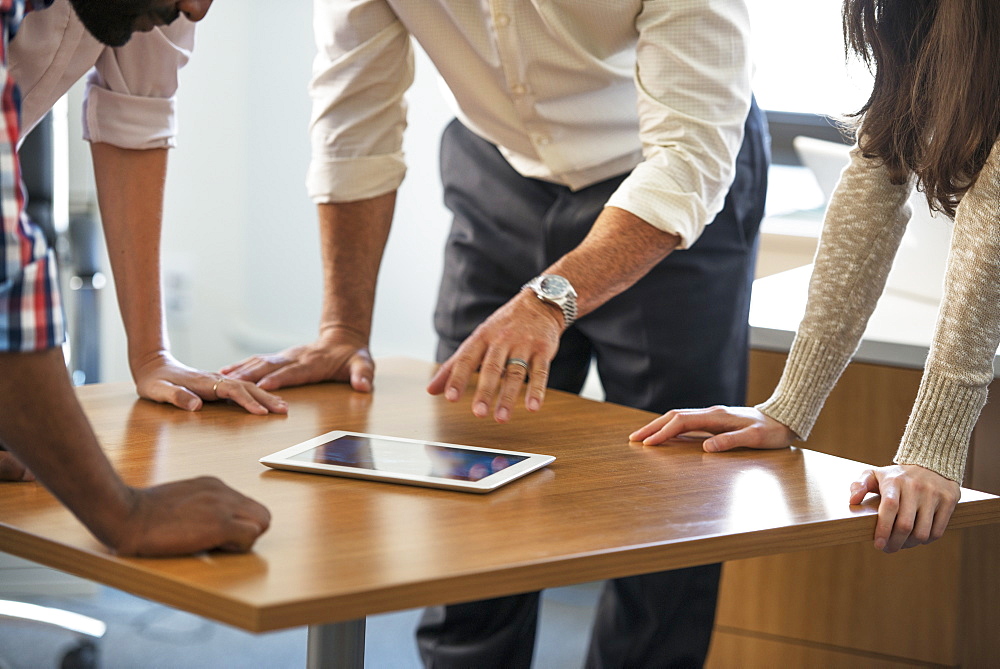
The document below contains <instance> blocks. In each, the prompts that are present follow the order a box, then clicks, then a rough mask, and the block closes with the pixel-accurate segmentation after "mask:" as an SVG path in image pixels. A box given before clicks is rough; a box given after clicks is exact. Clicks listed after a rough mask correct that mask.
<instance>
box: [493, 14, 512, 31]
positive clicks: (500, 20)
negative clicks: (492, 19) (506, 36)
mask: <svg viewBox="0 0 1000 669" xmlns="http://www.w3.org/2000/svg"><path fill="white" fill-rule="evenodd" d="M496 21H497V25H498V26H500V27H501V28H506V27H507V26H508V25H509V24H510V17H509V16H507V15H506V14H497V18H496Z"/></svg>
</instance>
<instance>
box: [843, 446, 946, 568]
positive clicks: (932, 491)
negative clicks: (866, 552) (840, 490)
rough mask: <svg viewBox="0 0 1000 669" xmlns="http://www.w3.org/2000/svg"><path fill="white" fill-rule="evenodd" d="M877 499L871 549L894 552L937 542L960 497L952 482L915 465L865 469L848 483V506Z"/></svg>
mask: <svg viewBox="0 0 1000 669" xmlns="http://www.w3.org/2000/svg"><path fill="white" fill-rule="evenodd" d="M870 492H871V493H876V494H878V495H880V496H881V498H882V499H881V501H880V502H879V505H878V523H877V524H876V525H875V548H877V549H879V550H881V551H885V552H886V553H895V552H896V551H898V550H899V549H901V548H913V547H914V546H920V545H922V544H929V543H930V542H932V541H935V540H936V539H940V538H941V536H942V535H943V534H944V531H945V530H946V529H947V527H948V521H950V520H951V514H952V513H953V512H954V511H955V505H956V504H958V500H959V499H960V497H961V495H962V490H961V487H960V486H959V485H958V483H956V482H955V481H952V480H950V479H946V478H945V477H943V476H941V475H940V474H938V473H936V472H934V471H931V470H930V469H926V468H924V467H921V466H919V465H891V466H889V467H879V468H877V469H869V470H866V471H864V472H863V473H862V474H861V477H860V478H858V480H857V481H855V482H854V483H852V484H851V500H850V502H851V504H860V503H861V501H862V500H863V499H864V498H865V495H867V494H868V493H870Z"/></svg>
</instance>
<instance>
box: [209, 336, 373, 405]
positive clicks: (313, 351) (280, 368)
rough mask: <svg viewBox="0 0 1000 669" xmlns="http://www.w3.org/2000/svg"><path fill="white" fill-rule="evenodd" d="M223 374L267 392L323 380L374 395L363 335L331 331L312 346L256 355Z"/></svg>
mask: <svg viewBox="0 0 1000 669" xmlns="http://www.w3.org/2000/svg"><path fill="white" fill-rule="evenodd" d="M221 371H222V373H223V374H226V375H227V376H229V377H231V378H234V379H241V380H243V381H248V382H250V383H256V384H257V386H258V387H260V388H263V389H265V390H277V389H278V388H285V387H288V386H300V385H304V384H307V383H319V382H320V381H349V382H350V384H351V387H352V388H353V389H354V390H357V391H358V392H363V393H367V392H371V390H372V387H373V383H374V378H375V363H374V361H373V360H372V357H371V354H370V353H369V352H368V342H367V339H366V338H365V337H363V336H362V335H361V333H360V332H356V331H353V330H348V329H346V328H331V329H330V330H329V331H327V332H321V333H320V336H319V338H318V339H317V340H316V341H314V342H312V343H311V344H305V345H302V346H293V347H291V348H287V349H285V350H284V351H280V352H278V353H272V354H267V355H254V356H250V357H249V358H247V359H245V360H242V361H240V362H237V363H236V364H233V365H229V366H228V367H224V368H223V369H222V370H221Z"/></svg>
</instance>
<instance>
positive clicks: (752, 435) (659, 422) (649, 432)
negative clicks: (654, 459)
mask: <svg viewBox="0 0 1000 669" xmlns="http://www.w3.org/2000/svg"><path fill="white" fill-rule="evenodd" d="M688 432H709V433H711V434H712V435H714V436H712V437H709V438H708V439H706V440H705V441H704V443H702V448H703V449H704V450H705V451H707V452H709V453H717V452H721V451H729V450H732V449H734V448H739V447H741V446H743V447H747V448H760V449H767V448H785V447H787V446H790V445H791V443H792V442H793V441H795V440H796V439H797V437H796V435H795V433H794V432H792V431H791V430H790V429H788V428H787V427H786V426H784V425H782V424H781V423H779V422H778V421H776V420H774V419H773V418H771V417H770V416H766V415H764V414H763V413H761V412H760V411H758V410H757V409H753V408H750V407H724V406H714V407H709V408H707V409H674V410H673V411H668V412H667V413H665V414H663V415H662V416H660V417H659V418H656V419H654V420H652V421H650V422H649V423H647V424H646V425H644V426H643V427H641V428H639V429H638V430H636V431H635V432H633V433H632V434H630V435H629V439H630V440H631V441H641V442H642V443H644V444H647V445H653V444H662V443H663V442H665V441H667V440H669V439H674V438H675V437H679V436H680V435H682V434H685V433H688Z"/></svg>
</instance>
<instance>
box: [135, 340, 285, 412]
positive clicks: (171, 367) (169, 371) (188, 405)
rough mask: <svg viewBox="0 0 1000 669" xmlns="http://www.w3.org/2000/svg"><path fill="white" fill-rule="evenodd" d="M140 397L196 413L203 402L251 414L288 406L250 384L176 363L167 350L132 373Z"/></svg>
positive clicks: (276, 410) (280, 409)
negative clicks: (219, 402) (219, 403)
mask: <svg viewBox="0 0 1000 669" xmlns="http://www.w3.org/2000/svg"><path fill="white" fill-rule="evenodd" d="M133 376H134V377H135V385H136V390H137V391H138V393H139V396H140V397H144V398H146V399H148V400H153V401H154V402H163V403H165V404H173V405H174V406H176V407H178V408H181V409H184V410H186V411H197V410H198V409H200V408H201V407H202V403H203V402H212V401H215V400H221V399H227V400H231V401H232V402H235V403H236V404H239V405H240V406H241V407H243V408H244V409H246V410H247V411H248V412H250V413H252V414H258V415H265V414H267V413H282V414H283V413H288V405H287V404H286V403H285V401H284V400H282V399H281V398H280V397H278V396H277V395H272V394H271V393H269V392H267V391H266V390H264V389H262V388H258V387H257V386H255V385H254V384H253V383H248V382H246V381H241V380H239V379H235V378H226V377H220V376H219V375H218V374H211V373H208V372H203V371H200V370H197V369H194V368H192V367H188V366H187V365H184V364H181V363H180V362H178V361H177V360H176V359H175V358H174V357H173V356H172V355H170V354H169V353H167V352H166V351H158V352H157V354H156V355H155V356H154V357H152V358H151V359H149V360H146V361H144V362H142V363H140V364H139V365H138V366H137V367H136V368H135V370H134V371H133Z"/></svg>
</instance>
